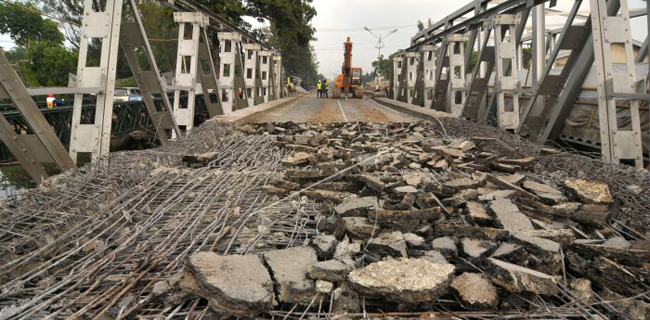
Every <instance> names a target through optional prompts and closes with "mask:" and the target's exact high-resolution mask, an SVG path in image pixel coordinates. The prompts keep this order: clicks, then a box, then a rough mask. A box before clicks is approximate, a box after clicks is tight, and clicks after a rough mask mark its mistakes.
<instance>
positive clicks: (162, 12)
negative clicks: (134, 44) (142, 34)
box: [138, 2, 178, 72]
mask: <svg viewBox="0 0 650 320" xmlns="http://www.w3.org/2000/svg"><path fill="white" fill-rule="evenodd" d="M138 9H139V10H140V12H141V13H142V23H143V24H144V28H145V30H146V31H147V36H148V37H149V42H150V43H151V49H152V50H153V54H154V56H155V57H156V64H157V65H158V68H159V69H160V71H161V72H169V71H173V70H174V68H175V65H176V50H177V43H176V41H170V40H169V39H176V38H177V37H178V25H177V24H176V23H175V22H174V11H173V10H172V9H171V8H170V7H168V6H165V5H162V4H160V3H158V2H145V3H140V4H139V5H138Z"/></svg>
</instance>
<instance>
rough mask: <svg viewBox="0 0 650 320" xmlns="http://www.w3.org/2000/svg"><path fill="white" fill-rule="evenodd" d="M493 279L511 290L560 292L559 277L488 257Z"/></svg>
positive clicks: (547, 293) (539, 292) (545, 292)
mask: <svg viewBox="0 0 650 320" xmlns="http://www.w3.org/2000/svg"><path fill="white" fill-rule="evenodd" d="M486 261H488V268H489V271H490V275H491V278H492V281H494V283H496V284H497V285H499V286H501V287H503V288H504V289H506V290H508V291H510V292H532V293H538V294H546V295H550V294H555V293H558V292H559V288H558V286H557V279H556V278H555V277H553V276H550V275H548V274H544V273H541V272H538V271H535V270H532V269H528V268H525V267H522V266H518V265H516V264H512V263H508V262H504V261H500V260H497V259H494V258H488V259H487V260H486Z"/></svg>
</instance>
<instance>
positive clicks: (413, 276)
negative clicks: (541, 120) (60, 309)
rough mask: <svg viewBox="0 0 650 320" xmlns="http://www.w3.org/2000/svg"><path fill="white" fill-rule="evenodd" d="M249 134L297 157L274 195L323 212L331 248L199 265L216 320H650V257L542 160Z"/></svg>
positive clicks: (600, 200) (378, 137)
mask: <svg viewBox="0 0 650 320" xmlns="http://www.w3.org/2000/svg"><path fill="white" fill-rule="evenodd" d="M240 131H242V132H245V133H247V134H273V135H277V142H276V144H277V146H278V147H279V148H284V149H287V150H292V151H293V152H291V153H290V154H289V155H288V156H287V157H286V158H284V159H283V164H284V166H285V168H286V169H285V170H284V171H283V172H278V174H277V176H276V177H275V178H274V179H272V180H270V181H268V184H267V185H266V186H265V191H266V192H267V193H268V194H270V195H273V196H274V197H276V199H278V200H280V199H285V198H287V197H290V198H305V197H306V198H308V199H310V200H313V201H316V202H319V203H322V208H323V209H322V216H321V220H320V221H319V223H318V226H319V230H318V231H319V234H320V235H318V236H315V237H312V238H311V239H309V241H306V242H305V243H304V244H302V245H301V244H296V245H297V246H296V247H291V248H284V247H283V248H277V249H273V250H268V251H265V252H263V253H260V254H248V255H244V256H236V255H226V256H220V255H217V254H215V253H207V252H200V253H195V254H194V255H192V256H191V257H190V258H189V259H188V260H187V261H186V267H185V274H184V277H183V281H182V283H181V286H182V287H183V288H184V289H185V290H186V291H187V292H190V293H192V294H194V295H197V296H200V297H203V298H206V299H208V300H209V303H210V305H211V306H212V308H213V309H214V310H216V311H218V312H221V313H226V314H232V315H241V316H256V315H259V314H264V313H268V312H270V311H271V310H285V311H288V310H290V309H291V310H293V309H292V308H294V307H295V306H299V310H307V311H309V312H310V313H313V312H315V310H325V311H324V312H327V313H331V314H347V315H348V316H350V317H351V318H354V317H360V316H362V315H363V313H364V312H368V313H384V312H412V313H413V314H417V313H422V312H425V313H426V312H433V311H446V312H449V314H453V313H454V312H462V311H477V310H481V311H485V312H493V313H495V314H503V315H506V314H510V315H512V314H521V315H522V316H523V315H525V314H536V315H538V316H540V315H545V314H546V315H548V317H551V316H554V315H555V316H563V315H564V316H575V317H581V316H582V317H591V318H598V319H605V318H610V317H614V318H617V317H618V318H631V319H647V318H648V316H649V315H650V312H649V311H650V307H649V306H650V304H649V303H648V297H647V292H648V288H649V285H650V242H648V241H647V240H633V239H632V238H630V237H629V236H628V235H625V234H622V233H620V232H617V231H616V230H614V229H612V228H610V227H609V226H610V225H609V219H610V217H611V216H612V215H613V214H615V213H616V211H617V210H620V206H618V204H617V201H616V199H615V198H614V197H613V196H612V194H611V193H610V190H609V187H608V185H607V184H604V183H601V182H599V181H598V177H592V178H593V179H592V180H584V179H574V178H566V179H562V180H558V179H552V178H550V177H544V176H540V175H538V174H533V173H532V172H531V170H530V169H531V168H532V167H533V166H534V165H535V161H536V159H535V157H524V158H521V157H510V156H509V155H503V154H500V152H499V151H498V150H499V148H498V146H495V145H494V144H495V143H496V144H498V141H497V142H495V141H492V140H490V139H484V138H480V137H475V138H472V139H456V138H451V137H447V136H444V135H440V134H438V133H436V132H434V130H432V128H431V124H428V123H404V124H400V123H394V124H354V123H347V124H294V123H281V124H278V123H276V124H270V123H268V124H255V125H244V126H242V127H240ZM214 156H216V155H202V156H196V157H194V158H192V159H187V160H188V161H187V162H188V164H189V165H191V166H195V167H196V166H201V165H202V164H203V165H204V164H205V163H207V162H209V161H210V159H212V158H213V157H214ZM569 176H570V173H569ZM307 311H305V312H307ZM319 312H320V311H319ZM483 314H487V313H483Z"/></svg>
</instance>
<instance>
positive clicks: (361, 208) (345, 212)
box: [334, 197, 379, 216]
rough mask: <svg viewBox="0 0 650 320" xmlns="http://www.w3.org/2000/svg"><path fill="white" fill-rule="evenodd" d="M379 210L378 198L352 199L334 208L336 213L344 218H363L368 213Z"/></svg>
mask: <svg viewBox="0 0 650 320" xmlns="http://www.w3.org/2000/svg"><path fill="white" fill-rule="evenodd" d="M377 209H379V202H378V201H377V197H362V198H352V199H348V200H345V201H343V202H342V203H341V204H339V205H337V206H336V207H334V211H336V213H338V214H340V215H342V216H362V215H365V214H366V213H367V212H368V211H371V210H377Z"/></svg>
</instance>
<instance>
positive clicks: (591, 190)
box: [564, 179, 614, 205]
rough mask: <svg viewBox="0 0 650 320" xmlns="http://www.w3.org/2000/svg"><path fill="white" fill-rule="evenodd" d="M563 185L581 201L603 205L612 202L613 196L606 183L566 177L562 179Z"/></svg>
mask: <svg viewBox="0 0 650 320" xmlns="http://www.w3.org/2000/svg"><path fill="white" fill-rule="evenodd" d="M564 186H565V187H566V188H567V189H568V190H569V191H570V192H571V193H572V194H573V195H574V196H575V197H577V198H578V199H580V201H582V202H583V203H588V204H603V205H609V204H612V203H614V197H612V194H611V193H610V192H609V186H608V185H607V184H606V183H603V182H598V181H586V180H582V179H566V180H564Z"/></svg>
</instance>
